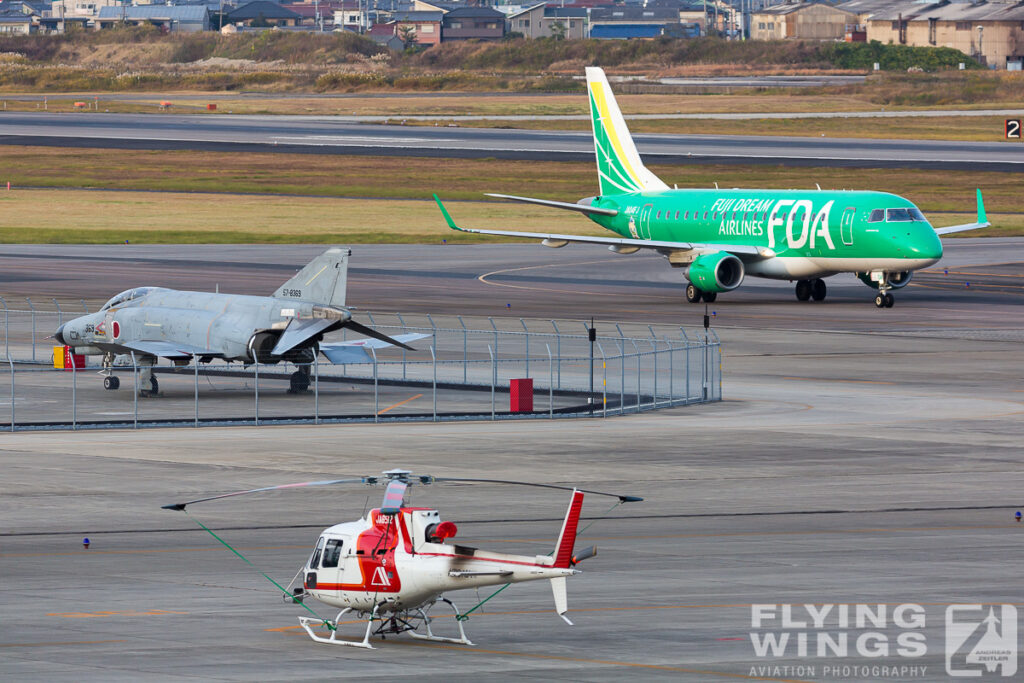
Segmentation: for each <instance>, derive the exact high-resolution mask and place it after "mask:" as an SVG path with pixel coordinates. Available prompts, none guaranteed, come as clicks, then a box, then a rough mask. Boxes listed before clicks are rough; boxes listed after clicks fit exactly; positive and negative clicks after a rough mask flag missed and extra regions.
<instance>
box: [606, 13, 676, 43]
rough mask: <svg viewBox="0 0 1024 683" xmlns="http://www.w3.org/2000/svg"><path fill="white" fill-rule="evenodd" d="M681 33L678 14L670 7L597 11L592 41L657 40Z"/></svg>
mask: <svg viewBox="0 0 1024 683" xmlns="http://www.w3.org/2000/svg"><path fill="white" fill-rule="evenodd" d="M680 31H681V27H680V25H679V11H678V10H676V9H673V8H671V7H627V6H622V5H615V6H612V7H594V8H592V9H591V10H590V37H591V38H605V39H610V38H657V37H659V36H664V35H674V34H678V33H679V32H680Z"/></svg>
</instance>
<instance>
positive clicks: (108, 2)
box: [50, 0, 121, 19]
mask: <svg viewBox="0 0 1024 683" xmlns="http://www.w3.org/2000/svg"><path fill="white" fill-rule="evenodd" d="M120 6H121V3H120V2H119V1H118V0H53V4H52V5H51V6H50V15H51V16H53V17H55V18H57V19H64V18H71V17H84V18H86V19H95V18H96V17H98V16H99V14H100V9H101V8H103V7H120Z"/></svg>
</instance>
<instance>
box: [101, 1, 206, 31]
mask: <svg viewBox="0 0 1024 683" xmlns="http://www.w3.org/2000/svg"><path fill="white" fill-rule="evenodd" d="M117 24H131V25H133V26H144V25H147V24H148V25H151V26H156V27H157V28H159V29H160V30H161V31H164V32H165V33H178V32H181V33H195V32H197V31H209V30H210V13H209V11H207V9H206V5H139V6H137V7H133V6H130V5H121V6H119V7H101V8H100V14H99V16H98V17H97V18H96V26H97V28H110V27H111V26H116V25H117Z"/></svg>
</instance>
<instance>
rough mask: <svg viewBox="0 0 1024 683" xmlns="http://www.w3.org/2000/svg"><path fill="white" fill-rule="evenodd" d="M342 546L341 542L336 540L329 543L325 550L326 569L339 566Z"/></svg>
mask: <svg viewBox="0 0 1024 683" xmlns="http://www.w3.org/2000/svg"><path fill="white" fill-rule="evenodd" d="M341 546H342V542H341V541H338V540H334V539H332V540H330V541H327V547H326V548H324V564H323V566H324V567H337V566H338V558H340V557H341Z"/></svg>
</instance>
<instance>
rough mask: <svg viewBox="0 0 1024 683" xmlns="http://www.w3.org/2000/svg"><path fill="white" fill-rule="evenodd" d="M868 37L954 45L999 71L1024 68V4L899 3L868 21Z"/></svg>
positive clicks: (875, 13)
mask: <svg viewBox="0 0 1024 683" xmlns="http://www.w3.org/2000/svg"><path fill="white" fill-rule="evenodd" d="M866 23H867V38H868V40H877V41H879V42H882V43H893V44H897V45H913V46H918V47H951V48H954V49H957V50H960V51H961V52H963V53H964V54H966V55H970V56H971V57H974V58H975V59H977V60H978V61H980V62H982V63H983V64H986V65H988V66H989V67H991V68H993V69H1009V70H1013V71H1018V70H1021V67H1022V66H1024V3H1003V2H984V1H982V2H976V3H962V2H948V1H945V2H937V3H932V4H914V5H909V6H908V5H907V4H898V5H895V6H891V7H890V8H889V9H883V10H879V11H877V12H874V13H872V14H871V15H870V17H869V18H868V19H867V22H866Z"/></svg>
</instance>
